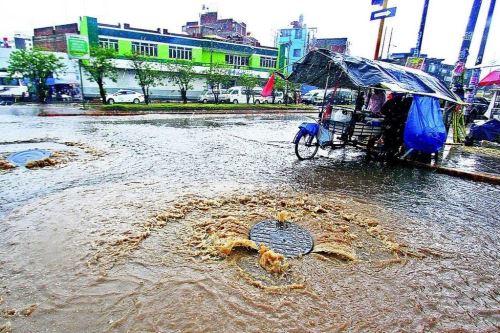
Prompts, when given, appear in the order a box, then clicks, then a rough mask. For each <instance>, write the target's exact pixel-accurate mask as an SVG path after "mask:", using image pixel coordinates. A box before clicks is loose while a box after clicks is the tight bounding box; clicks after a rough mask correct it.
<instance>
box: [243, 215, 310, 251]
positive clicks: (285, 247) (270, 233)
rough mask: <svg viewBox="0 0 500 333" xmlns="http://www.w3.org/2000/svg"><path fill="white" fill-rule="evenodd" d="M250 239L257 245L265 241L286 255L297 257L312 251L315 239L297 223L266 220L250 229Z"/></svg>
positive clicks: (270, 246) (273, 248)
mask: <svg viewBox="0 0 500 333" xmlns="http://www.w3.org/2000/svg"><path fill="white" fill-rule="evenodd" d="M250 239H251V240H253V241H254V242H255V243H256V244H257V245H259V244H261V243H263V244H264V245H266V246H267V247H269V248H270V249H271V250H273V251H274V252H277V253H281V254H283V255H284V256H285V257H297V256H300V255H303V254H308V253H309V252H311V250H312V248H313V246H314V241H313V238H312V236H311V234H310V233H309V232H308V231H307V230H305V229H304V228H302V227H300V226H298V225H297V224H295V223H291V222H285V223H279V222H278V221H276V220H266V221H262V222H259V223H257V224H256V225H254V226H253V227H252V229H251V230H250Z"/></svg>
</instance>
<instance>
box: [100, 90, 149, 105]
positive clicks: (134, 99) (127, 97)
mask: <svg viewBox="0 0 500 333" xmlns="http://www.w3.org/2000/svg"><path fill="white" fill-rule="evenodd" d="M106 101H107V102H108V104H115V103H134V104H139V103H144V95H143V94H140V93H138V92H137V91H133V90H118V91H117V92H115V93H114V94H112V95H107V96H106Z"/></svg>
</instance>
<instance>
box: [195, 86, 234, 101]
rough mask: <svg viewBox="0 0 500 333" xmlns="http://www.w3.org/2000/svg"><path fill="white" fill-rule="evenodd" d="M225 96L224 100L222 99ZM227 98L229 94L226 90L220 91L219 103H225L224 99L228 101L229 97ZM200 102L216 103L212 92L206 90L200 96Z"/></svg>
mask: <svg viewBox="0 0 500 333" xmlns="http://www.w3.org/2000/svg"><path fill="white" fill-rule="evenodd" d="M223 96H224V98H221V97H223ZM225 96H227V92H226V90H225V89H221V90H220V91H219V95H218V97H219V98H218V99H219V102H223V101H224V99H227V97H225ZM198 100H199V101H200V102H202V103H208V102H215V96H214V94H213V92H212V90H204V91H203V92H202V93H201V95H200V97H199V98H198Z"/></svg>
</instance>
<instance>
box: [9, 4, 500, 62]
mask: <svg viewBox="0 0 500 333" xmlns="http://www.w3.org/2000/svg"><path fill="white" fill-rule="evenodd" d="M472 2H473V0H430V6H429V13H428V17H427V27H426V31H425V36H424V40H423V45H422V52H423V53H427V54H428V55H429V56H432V57H438V58H445V59H446V62H447V63H454V62H455V61H456V58H457V56H458V53H459V47H460V44H461V38H462V36H463V34H464V31H465V26H466V24H467V19H468V15H469V12H470V9H471V6H472ZM423 3H424V0H389V7H393V6H396V7H397V15H396V17H394V18H390V19H387V20H386V26H388V33H387V39H389V33H390V30H391V28H393V29H394V33H393V39H392V44H393V46H392V48H391V52H406V51H408V50H409V49H410V47H413V46H414V45H415V42H416V36H417V31H418V26H419V23H420V17H421V13H422V7H423ZM203 4H205V5H207V6H208V7H209V8H210V9H211V10H218V11H219V17H221V18H235V19H237V20H240V21H244V22H246V23H247V27H248V30H249V31H250V32H252V34H253V36H254V37H256V38H258V39H259V40H260V41H261V43H262V44H263V45H273V43H274V35H275V34H276V30H277V29H279V28H283V27H287V26H288V24H289V23H290V22H291V21H294V20H297V19H298V16H299V15H300V14H303V15H304V19H305V23H306V24H307V25H308V26H309V27H316V28H317V29H318V36H319V37H348V38H349V40H350V42H351V54H353V55H359V56H364V57H373V53H374V48H375V40H376V35H377V31H378V21H373V22H370V21H369V17H370V12H371V11H372V10H374V9H378V7H373V6H371V0H327V1H325V0H307V1H304V0H302V1H299V0H212V1H202V0H175V1H167V0H158V1H154V0H135V1H125V0H43V1H42V0H2V1H1V6H0V15H1V16H0V17H1V19H0V36H3V35H6V36H8V35H11V34H13V33H14V32H27V33H30V34H32V33H33V28H35V27H43V26H50V25H55V24H64V23H73V22H77V20H78V17H79V16H82V15H89V16H95V17H97V18H98V20H99V21H100V22H104V23H118V22H120V23H123V22H127V23H130V24H131V25H132V26H135V27H143V28H153V29H154V28H158V27H161V28H167V29H168V30H169V31H171V32H177V33H179V32H181V27H182V25H183V24H184V23H185V22H186V21H194V20H197V19H198V15H199V12H200V11H201V7H202V5H203ZM489 4H490V0H483V5H482V9H481V13H480V16H479V20H478V24H477V26H476V31H475V34H474V38H473V43H472V49H471V53H470V56H469V62H468V65H473V63H474V62H475V58H476V56H477V50H478V48H479V43H480V39H481V36H482V33H483V29H484V24H485V21H486V12H487V10H488V7H489ZM499 7H500V4H499V5H498V6H497V8H496V10H495V14H494V16H493V21H492V25H491V30H490V36H489V42H488V45H487V47H486V53H485V57H484V61H483V64H485V65H488V64H492V63H493V62H496V64H499V65H500V42H499V41H500V8H499ZM387 45H388V42H387V41H386V45H385V48H384V55H385V53H386V51H387Z"/></svg>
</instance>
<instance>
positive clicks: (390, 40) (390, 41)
mask: <svg viewBox="0 0 500 333" xmlns="http://www.w3.org/2000/svg"><path fill="white" fill-rule="evenodd" d="M393 30H394V28H391V34H390V35H389V45H387V59H389V54H390V53H389V52H390V50H391V43H392V31H393Z"/></svg>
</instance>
